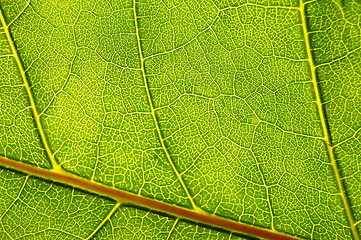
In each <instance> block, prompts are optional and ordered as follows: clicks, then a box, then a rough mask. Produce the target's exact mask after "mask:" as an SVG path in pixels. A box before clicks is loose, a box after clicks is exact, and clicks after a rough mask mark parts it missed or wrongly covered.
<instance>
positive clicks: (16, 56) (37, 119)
mask: <svg viewBox="0 0 361 240" xmlns="http://www.w3.org/2000/svg"><path fill="white" fill-rule="evenodd" d="M0 21H1V24H2V26H3V29H4V32H5V35H6V38H7V41H8V43H9V46H10V49H11V52H12V56H13V57H14V59H15V62H16V65H17V66H18V68H19V71H20V74H21V79H22V80H23V83H24V86H25V89H26V93H27V95H28V99H29V102H30V108H31V110H32V113H33V117H34V119H35V125H36V127H37V128H38V130H39V134H40V139H41V141H42V143H43V145H44V148H45V151H46V153H47V155H48V157H49V159H50V162H51V164H52V167H53V169H54V170H55V171H62V169H61V167H60V165H59V164H58V163H57V161H56V160H55V157H54V154H53V153H52V151H51V150H50V145H49V143H48V140H47V138H46V136H45V131H44V128H43V125H42V123H41V120H40V115H39V112H38V110H37V108H36V105H35V99H34V96H33V93H32V91H31V87H30V83H29V80H28V78H27V76H26V73H25V70H24V66H23V64H22V62H21V59H20V56H19V54H18V51H17V50H16V47H15V44H14V41H13V40H12V37H11V34H10V30H9V27H10V26H9V25H8V24H7V23H6V20H5V15H4V13H3V11H2V10H1V9H0Z"/></svg>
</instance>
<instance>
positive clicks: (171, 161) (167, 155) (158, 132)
mask: <svg viewBox="0 0 361 240" xmlns="http://www.w3.org/2000/svg"><path fill="white" fill-rule="evenodd" d="M133 12H134V13H133V14H134V24H135V31H136V33H135V35H136V36H137V42H138V52H139V58H140V64H141V71H142V76H143V81H144V86H145V91H146V93H147V98H148V103H149V106H150V111H151V114H152V117H153V121H154V125H155V128H156V130H157V134H158V138H159V141H160V143H161V145H162V148H163V150H164V153H165V155H166V157H167V159H168V161H169V163H170V165H171V166H172V169H173V171H174V172H175V174H176V175H177V177H178V179H179V181H180V183H181V185H182V187H183V189H184V191H185V192H186V194H187V197H188V198H189V200H190V202H191V204H192V207H193V208H194V209H195V210H197V211H199V212H203V210H201V209H200V208H199V207H197V206H196V204H195V203H194V201H193V198H192V196H191V194H190V193H189V191H188V189H187V187H186V185H185V183H184V181H183V179H182V176H181V175H180V173H179V172H178V170H177V168H176V166H175V165H174V162H173V160H172V158H171V156H170V154H169V152H168V149H167V148H166V146H165V143H164V138H163V136H162V132H161V131H160V127H159V123H158V120H157V116H156V114H155V109H154V106H153V101H152V97H151V96H150V91H149V86H148V80H147V76H146V74H145V65H144V61H145V59H144V57H143V51H142V46H141V42H140V35H139V27H138V20H137V19H138V16H137V9H136V2H135V0H133Z"/></svg>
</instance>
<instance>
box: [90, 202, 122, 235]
mask: <svg viewBox="0 0 361 240" xmlns="http://www.w3.org/2000/svg"><path fill="white" fill-rule="evenodd" d="M120 204H121V203H120V202H117V203H116V204H115V205H114V207H113V209H112V210H110V212H109V213H108V215H107V216H106V217H105V218H104V219H103V221H102V222H101V223H100V224H99V225H98V226H97V227H96V228H95V229H94V230H93V232H91V233H90V234H89V236H88V237H86V238H84V240H89V239H90V238H92V237H93V236H94V235H95V234H96V233H97V232H98V231H99V229H101V228H102V227H103V226H104V224H105V223H106V222H107V221H108V220H109V219H110V218H111V217H112V216H113V215H114V213H115V212H116V211H117V209H118V208H119V206H120Z"/></svg>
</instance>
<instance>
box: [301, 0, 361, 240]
mask: <svg viewBox="0 0 361 240" xmlns="http://www.w3.org/2000/svg"><path fill="white" fill-rule="evenodd" d="M300 14H301V21H302V28H303V35H304V38H305V45H306V51H307V58H308V62H309V65H310V70H311V77H312V84H313V88H314V92H315V97H316V104H317V110H318V114H319V117H320V121H321V125H322V131H323V135H324V141H325V143H326V149H327V153H328V156H329V158H330V160H331V165H332V169H333V172H334V174H335V178H336V183H337V186H338V188H339V191H340V195H341V198H342V203H343V205H344V208H345V211H346V215H347V219H348V222H349V224H350V228H351V232H352V235H353V237H354V239H356V240H359V239H360V238H359V234H358V232H357V229H356V224H355V220H354V218H353V215H352V210H351V206H350V203H349V201H348V199H347V195H346V189H345V187H344V185H343V183H342V179H341V176H340V172H339V167H338V165H337V161H336V156H335V153H334V151H333V147H332V142H331V134H330V131H329V128H328V126H327V122H326V114H325V111H324V109H323V107H322V99H321V90H320V87H319V84H318V82H317V77H316V66H315V64H314V62H313V58H312V52H311V43H310V38H309V35H308V29H307V22H306V12H305V3H303V2H302V0H300Z"/></svg>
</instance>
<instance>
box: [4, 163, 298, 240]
mask: <svg viewBox="0 0 361 240" xmlns="http://www.w3.org/2000/svg"><path fill="white" fill-rule="evenodd" d="M0 166H4V167H5V168H7V169H14V170H16V171H20V172H23V173H26V174H28V175H30V176H36V177H38V178H42V179H47V180H52V181H55V182H59V183H63V184H65V185H68V186H72V187H74V188H80V189H83V190H85V191H88V192H92V193H95V194H97V195H102V196H105V197H108V198H111V199H114V200H115V201H117V202H118V203H124V204H127V205H135V206H142V207H145V208H148V209H153V210H156V211H160V212H163V213H167V214H170V215H172V216H174V217H176V218H181V219H188V220H191V221H194V222H198V223H203V224H206V225H208V226H215V227H219V228H222V229H226V230H229V231H232V232H238V233H244V234H249V235H253V236H257V237H260V238H262V239H272V240H295V239H300V238H299V237H295V236H291V235H288V234H286V233H280V232H277V231H275V230H270V229H265V228H262V227H258V226H254V225H252V224H247V223H242V222H236V221H234V220H231V219H227V218H223V217H221V216H217V215H213V214H209V213H206V212H198V211H196V210H193V209H188V208H183V207H179V206H177V205H173V204H169V203H165V202H161V201H158V200H155V199H150V198H146V197H143V196H141V195H136V194H133V193H130V192H126V191H124V190H121V189H117V188H114V187H111V186H107V185H103V184H101V183H97V182H94V181H91V180H89V179H85V178H82V177H80V176H78V175H75V174H71V173H69V172H65V171H63V172H57V171H54V169H51V170H50V169H45V168H39V167H35V166H31V165H27V164H25V163H22V162H19V161H15V160H12V159H8V158H5V157H1V156H0ZM115 210H116V209H114V210H113V211H115ZM111 214H112V213H111V212H110V213H108V216H111ZM0 226H1V225H0ZM58 231H60V230H58Z"/></svg>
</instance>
